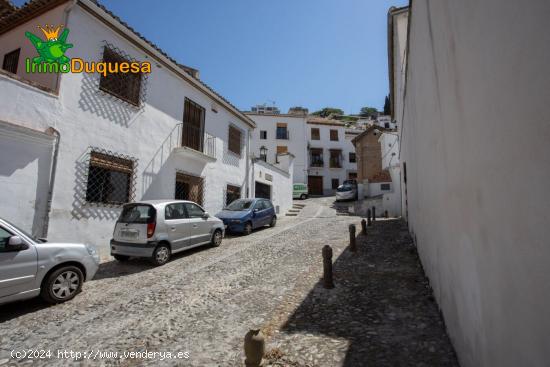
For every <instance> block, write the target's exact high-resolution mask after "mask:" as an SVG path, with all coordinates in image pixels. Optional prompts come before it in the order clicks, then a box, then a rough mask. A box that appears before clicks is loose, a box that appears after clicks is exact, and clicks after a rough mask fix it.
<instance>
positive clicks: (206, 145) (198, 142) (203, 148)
mask: <svg viewBox="0 0 550 367" xmlns="http://www.w3.org/2000/svg"><path fill="white" fill-rule="evenodd" d="M172 135H174V136H175V139H177V140H179V142H178V144H177V145H176V146H175V147H174V149H173V152H174V153H175V154H177V155H180V156H182V157H186V158H191V159H197V160H202V161H205V162H214V161H215V160H216V137H214V136H212V135H210V134H208V133H206V132H204V130H203V129H201V128H200V127H197V126H193V125H191V124H189V123H185V122H184V123H181V124H178V125H176V127H175V128H174V130H173V131H172V134H170V137H172ZM178 138H179V139H178ZM177 140H176V141H177Z"/></svg>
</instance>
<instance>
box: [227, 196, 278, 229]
mask: <svg viewBox="0 0 550 367" xmlns="http://www.w3.org/2000/svg"><path fill="white" fill-rule="evenodd" d="M216 217H218V218H220V219H221V220H222V221H223V224H224V225H225V228H226V229H227V230H229V231H231V232H240V233H244V234H246V235H248V234H250V233H251V232H252V230H253V229H255V228H259V227H263V226H265V225H269V226H270V227H275V224H277V215H276V214H275V208H273V204H272V203H271V201H269V200H267V199H239V200H235V201H234V202H232V203H231V204H229V205H228V206H227V207H226V208H224V209H223V210H222V211H221V212H219V213H218V214H216Z"/></svg>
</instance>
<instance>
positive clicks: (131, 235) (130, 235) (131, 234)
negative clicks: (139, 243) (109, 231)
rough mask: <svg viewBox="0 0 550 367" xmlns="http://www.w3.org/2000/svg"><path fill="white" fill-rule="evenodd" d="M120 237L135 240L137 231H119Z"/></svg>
mask: <svg viewBox="0 0 550 367" xmlns="http://www.w3.org/2000/svg"><path fill="white" fill-rule="evenodd" d="M120 235H121V236H122V237H124V238H137V237H138V231H129V230H122V231H120Z"/></svg>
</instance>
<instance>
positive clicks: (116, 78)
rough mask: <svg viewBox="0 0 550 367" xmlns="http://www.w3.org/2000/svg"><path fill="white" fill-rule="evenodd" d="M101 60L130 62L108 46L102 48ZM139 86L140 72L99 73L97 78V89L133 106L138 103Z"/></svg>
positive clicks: (139, 96) (140, 84) (140, 80)
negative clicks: (99, 75) (99, 76)
mask: <svg viewBox="0 0 550 367" xmlns="http://www.w3.org/2000/svg"><path fill="white" fill-rule="evenodd" d="M103 61H104V62H106V63H122V62H131V60H129V59H128V58H126V57H124V56H122V55H120V54H118V53H117V52H116V51H115V50H114V48H111V47H109V46H105V47H104V48H103ZM141 87H142V74H141V73H108V74H107V75H106V76H105V75H103V74H101V78H100V79H99V89H101V90H102V91H104V92H106V93H109V94H111V95H113V96H115V97H117V98H120V99H122V100H123V101H125V102H128V103H131V104H133V105H134V106H139V105H140V101H141Z"/></svg>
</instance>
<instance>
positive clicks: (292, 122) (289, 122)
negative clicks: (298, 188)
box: [246, 113, 307, 183]
mask: <svg viewBox="0 0 550 367" xmlns="http://www.w3.org/2000/svg"><path fill="white" fill-rule="evenodd" d="M246 115H247V116H248V117H250V118H251V119H252V120H253V121H254V122H255V123H256V126H257V127H256V129H254V130H253V131H252V136H251V143H250V147H251V154H252V155H253V156H255V157H259V156H260V148H261V147H265V148H266V149H267V156H266V158H267V163H270V164H273V165H277V160H278V159H277V157H276V154H277V146H285V147H287V149H288V152H289V153H291V154H293V155H294V157H295V158H294V168H293V180H294V182H295V183H307V144H306V141H307V140H306V127H305V117H304V116H296V115H288V114H256V113H246ZM277 124H286V126H287V131H288V134H287V136H281V137H285V138H287V139H277ZM263 137H265V139H264V138H263Z"/></svg>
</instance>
